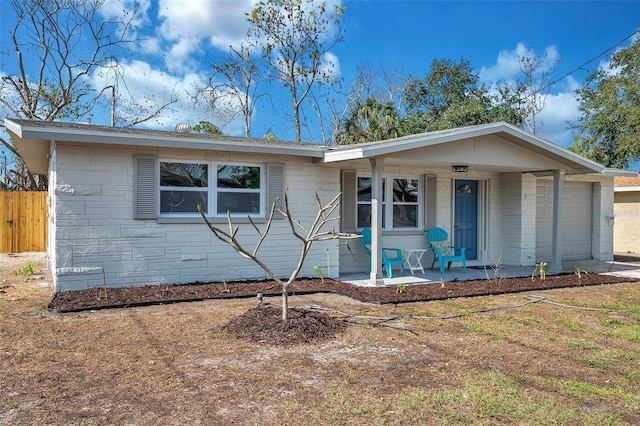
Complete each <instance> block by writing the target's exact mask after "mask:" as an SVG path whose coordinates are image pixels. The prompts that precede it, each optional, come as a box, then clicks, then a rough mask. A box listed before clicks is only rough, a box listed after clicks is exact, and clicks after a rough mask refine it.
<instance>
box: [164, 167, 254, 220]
mask: <svg viewBox="0 0 640 426" xmlns="http://www.w3.org/2000/svg"><path fill="white" fill-rule="evenodd" d="M211 171H214V173H211ZM263 174H264V168H263V167H262V166H261V165H249V164H219V163H215V162H187V161H170V160H161V161H160V188H159V190H160V203H159V204H160V215H161V216H185V217H188V216H193V215H197V214H198V205H201V206H202V209H203V210H204V212H205V213H206V214H207V215H209V216H226V215H227V212H229V213H230V214H231V215H247V214H250V215H252V216H263V215H264V208H263V205H264V197H265V188H264V187H265V185H264V176H263ZM211 212H213V214H211Z"/></svg>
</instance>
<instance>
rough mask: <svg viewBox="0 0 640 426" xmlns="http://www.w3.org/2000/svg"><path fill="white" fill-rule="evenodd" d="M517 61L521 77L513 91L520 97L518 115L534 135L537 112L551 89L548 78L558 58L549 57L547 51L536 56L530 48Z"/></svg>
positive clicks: (543, 104)
mask: <svg viewBox="0 0 640 426" xmlns="http://www.w3.org/2000/svg"><path fill="white" fill-rule="evenodd" d="M518 63H519V65H520V76H521V77H522V78H521V80H520V81H519V82H518V83H517V86H516V90H515V91H516V92H517V94H518V97H519V98H520V102H519V108H520V115H521V116H522V118H523V126H525V127H526V128H527V129H528V130H529V132H530V133H531V134H534V135H535V134H536V132H537V130H538V114H539V113H540V112H541V111H542V110H543V109H544V106H545V103H546V101H547V96H548V95H549V91H550V90H551V84H550V83H549V79H550V76H551V74H553V72H554V71H555V69H556V66H557V65H558V63H560V60H559V59H554V58H550V57H549V53H548V52H546V53H545V54H544V55H543V56H538V55H536V54H535V53H534V52H533V50H532V49H527V50H526V51H525V52H524V54H522V55H519V57H518ZM540 124H542V123H540Z"/></svg>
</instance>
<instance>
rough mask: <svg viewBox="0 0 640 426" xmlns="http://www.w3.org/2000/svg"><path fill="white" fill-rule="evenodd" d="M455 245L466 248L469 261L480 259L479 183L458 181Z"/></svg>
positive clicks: (454, 230)
mask: <svg viewBox="0 0 640 426" xmlns="http://www.w3.org/2000/svg"><path fill="white" fill-rule="evenodd" d="M454 210H455V221H454V224H453V232H454V234H453V244H454V245H455V246H456V247H466V249H467V256H466V257H467V260H470V259H477V258H478V182H477V181H475V180H456V182H455V209H454Z"/></svg>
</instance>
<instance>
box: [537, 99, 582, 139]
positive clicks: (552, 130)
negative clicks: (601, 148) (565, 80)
mask: <svg viewBox="0 0 640 426" xmlns="http://www.w3.org/2000/svg"><path fill="white" fill-rule="evenodd" d="M578 116H579V113H578V100H577V99H576V95H575V93H574V92H563V93H557V94H549V95H548V96H547V99H546V102H545V105H544V108H543V109H542V111H540V113H539V114H538V120H537V121H538V131H537V134H538V136H540V137H542V138H544V139H547V140H549V141H551V142H554V143H556V144H558V145H561V146H564V147H567V146H569V145H570V144H571V130H570V129H569V128H568V124H567V122H568V121H575V120H576V119H577V118H578Z"/></svg>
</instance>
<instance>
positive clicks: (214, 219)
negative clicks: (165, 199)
mask: <svg viewBox="0 0 640 426" xmlns="http://www.w3.org/2000/svg"><path fill="white" fill-rule="evenodd" d="M207 219H208V220H209V222H211V223H213V224H219V223H225V224H226V223H229V221H228V220H227V218H226V217H208V218H207ZM251 219H252V220H253V223H256V224H260V223H266V222H267V219H265V218H263V217H252V218H251ZM274 219H275V218H274ZM157 222H158V223H163V224H173V223H176V224H180V223H185V224H194V223H202V224H204V220H202V217H200V216H198V217H159V218H158V219H157ZM231 223H233V224H238V225H242V224H248V223H251V222H249V219H247V217H246V216H245V217H232V218H231Z"/></svg>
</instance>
